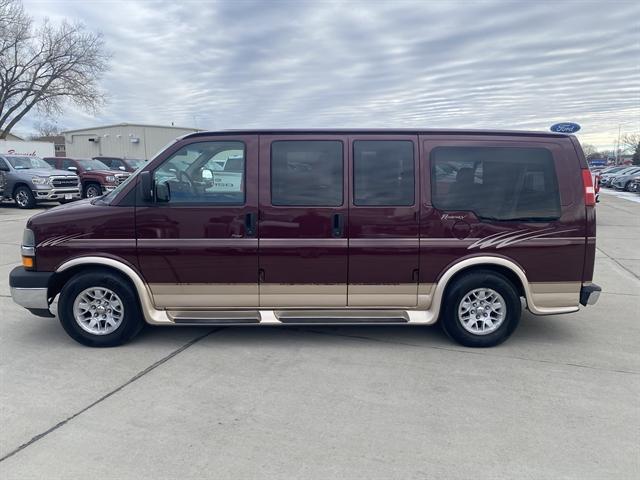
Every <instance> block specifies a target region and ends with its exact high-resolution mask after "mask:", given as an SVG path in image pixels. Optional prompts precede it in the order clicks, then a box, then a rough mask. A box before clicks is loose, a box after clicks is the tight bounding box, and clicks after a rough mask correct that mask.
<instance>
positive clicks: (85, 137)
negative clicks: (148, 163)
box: [63, 124, 198, 160]
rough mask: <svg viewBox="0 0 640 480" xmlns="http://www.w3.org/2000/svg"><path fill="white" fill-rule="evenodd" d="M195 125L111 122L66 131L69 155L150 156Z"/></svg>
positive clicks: (193, 130)
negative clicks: (170, 125)
mask: <svg viewBox="0 0 640 480" xmlns="http://www.w3.org/2000/svg"><path fill="white" fill-rule="evenodd" d="M197 131H198V130H197V129H195V128H180V127H164V126H155V125H133V124H121V125H107V126H104V127H97V128H87V129H82V130H70V131H67V132H63V134H64V137H65V144H66V152H67V156H68V157H75V158H91V157H96V156H100V155H103V156H114V157H124V158H139V159H143V160H149V159H151V158H153V156H154V155H155V154H156V153H158V151H159V150H160V149H162V148H163V147H164V146H166V145H167V143H169V142H171V141H172V140H174V139H175V138H177V137H180V136H182V135H186V134H188V133H193V132H197Z"/></svg>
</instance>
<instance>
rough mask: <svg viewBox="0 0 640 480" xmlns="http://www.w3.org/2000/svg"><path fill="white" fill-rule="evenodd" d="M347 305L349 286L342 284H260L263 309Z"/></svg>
mask: <svg viewBox="0 0 640 480" xmlns="http://www.w3.org/2000/svg"><path fill="white" fill-rule="evenodd" d="M346 305H347V285H346V284H344V283H342V284H332V285H327V284H314V283H309V284H295V285H293V284H282V283H262V284H260V306H261V307H277V308H280V307H305V308H315V307H321V308H327V307H345V306H346Z"/></svg>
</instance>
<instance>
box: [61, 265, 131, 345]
mask: <svg viewBox="0 0 640 480" xmlns="http://www.w3.org/2000/svg"><path fill="white" fill-rule="evenodd" d="M132 290H133V288H132V287H130V286H129V285H128V284H127V281H126V280H125V279H123V278H121V277H120V276H118V275H116V274H114V273H111V272H109V271H98V270H96V271H92V272H85V273H80V274H78V275H76V276H74V277H72V278H71V279H70V280H69V281H68V282H67V283H66V285H65V286H64V288H63V289H62V291H61V292H60V300H59V301H58V313H59V315H60V323H62V326H63V328H64V329H65V331H66V332H67V333H68V334H69V336H70V337H71V338H73V339H74V340H76V341H77V342H79V343H82V344H83V345H87V346H90V347H114V346H117V345H122V344H123V343H126V342H128V341H129V340H131V339H132V338H133V337H134V336H136V335H137V334H138V332H140V330H141V328H142V326H143V325H144V321H143V319H142V312H141V311H140V305H139V303H138V299H137V297H136V296H135V294H134V293H133V292H132Z"/></svg>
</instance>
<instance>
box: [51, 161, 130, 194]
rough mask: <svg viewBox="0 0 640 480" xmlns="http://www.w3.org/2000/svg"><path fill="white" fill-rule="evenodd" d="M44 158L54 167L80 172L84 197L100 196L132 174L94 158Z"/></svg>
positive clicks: (113, 188)
mask: <svg viewBox="0 0 640 480" xmlns="http://www.w3.org/2000/svg"><path fill="white" fill-rule="evenodd" d="M44 160H45V161H46V162H47V163H49V164H50V165H51V166H52V167H54V168H59V169H61V170H68V171H71V172H73V173H76V174H78V176H79V177H80V183H81V185H82V190H81V191H82V196H83V197H84V198H93V197H99V196H100V195H103V194H105V193H108V192H110V191H111V190H115V188H116V187H117V186H118V185H119V184H120V183H122V182H123V181H124V180H125V179H126V178H127V177H128V176H129V175H131V174H130V173H129V172H119V173H116V172H114V171H112V170H110V169H109V167H108V166H106V165H105V164H104V163H102V162H101V161H99V160H94V159H92V158H69V157H45V158H44Z"/></svg>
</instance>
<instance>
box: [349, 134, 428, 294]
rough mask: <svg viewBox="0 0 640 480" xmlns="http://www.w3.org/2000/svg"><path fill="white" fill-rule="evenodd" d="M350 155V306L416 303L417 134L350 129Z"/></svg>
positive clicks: (417, 253) (417, 261)
mask: <svg viewBox="0 0 640 480" xmlns="http://www.w3.org/2000/svg"><path fill="white" fill-rule="evenodd" d="M349 159H350V161H349V169H350V178H351V179H352V181H351V182H350V185H351V189H350V190H351V191H350V195H349V200H350V201H349V288H348V290H349V291H348V297H349V299H348V301H349V306H350V307H415V306H416V305H417V301H418V267H419V258H418V255H419V211H420V200H419V199H420V194H419V192H420V188H419V187H420V184H419V174H418V138H417V136H415V135H377V134H376V135H372V134H363V135H352V136H350V137H349Z"/></svg>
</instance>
